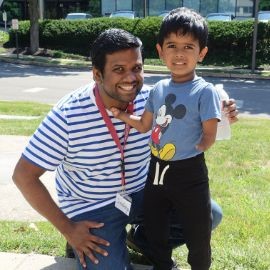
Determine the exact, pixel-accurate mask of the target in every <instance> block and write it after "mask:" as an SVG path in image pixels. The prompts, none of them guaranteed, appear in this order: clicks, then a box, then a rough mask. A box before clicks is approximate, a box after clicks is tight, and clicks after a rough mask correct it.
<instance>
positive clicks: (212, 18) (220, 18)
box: [205, 13, 234, 21]
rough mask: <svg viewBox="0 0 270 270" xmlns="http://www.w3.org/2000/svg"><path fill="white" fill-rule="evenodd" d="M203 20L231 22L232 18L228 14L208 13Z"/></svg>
mask: <svg viewBox="0 0 270 270" xmlns="http://www.w3.org/2000/svg"><path fill="white" fill-rule="evenodd" d="M205 18H206V20H207V21H232V20H233V19H234V16H233V15H232V14H230V13H209V14H207V15H206V17H205Z"/></svg>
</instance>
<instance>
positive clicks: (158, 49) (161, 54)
mask: <svg viewBox="0 0 270 270" xmlns="http://www.w3.org/2000/svg"><path fill="white" fill-rule="evenodd" d="M156 49H157V51H158V55H159V58H160V59H161V60H163V53H162V48H161V46H160V45H159V44H158V43H157V44H156Z"/></svg>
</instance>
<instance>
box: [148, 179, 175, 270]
mask: <svg viewBox="0 0 270 270" xmlns="http://www.w3.org/2000/svg"><path fill="white" fill-rule="evenodd" d="M164 195H165V192H164V190H163V187H161V186H158V185H157V186H154V185H153V184H152V183H149V182H148V183H147V184H146V186H145V192H144V207H143V210H144V226H145V233H146V239H147V242H148V244H149V250H148V252H147V253H146V254H147V257H148V258H149V259H150V261H151V262H152V263H153V265H154V269H155V270H168V269H171V267H172V265H173V261H172V259H171V255H172V249H171V248H170V246H169V242H168V239H169V217H170V215H169V211H170V208H171V204H170V202H169V200H167V199H166V197H165V196H164Z"/></svg>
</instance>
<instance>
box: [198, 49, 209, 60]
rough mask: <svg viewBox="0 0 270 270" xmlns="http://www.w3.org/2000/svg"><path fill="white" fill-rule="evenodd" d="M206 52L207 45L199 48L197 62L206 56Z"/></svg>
mask: <svg viewBox="0 0 270 270" xmlns="http://www.w3.org/2000/svg"><path fill="white" fill-rule="evenodd" d="M207 52H208V47H204V48H203V49H202V50H201V52H200V54H199V60H198V62H202V61H203V59H204V57H205V56H206V54H207Z"/></svg>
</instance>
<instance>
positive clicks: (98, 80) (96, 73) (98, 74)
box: [92, 67, 102, 83]
mask: <svg viewBox="0 0 270 270" xmlns="http://www.w3.org/2000/svg"><path fill="white" fill-rule="evenodd" d="M92 72H93V79H94V81H95V82H96V83H101V81H102V74H101V72H100V70H98V69H97V68H95V67H93V69H92Z"/></svg>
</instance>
